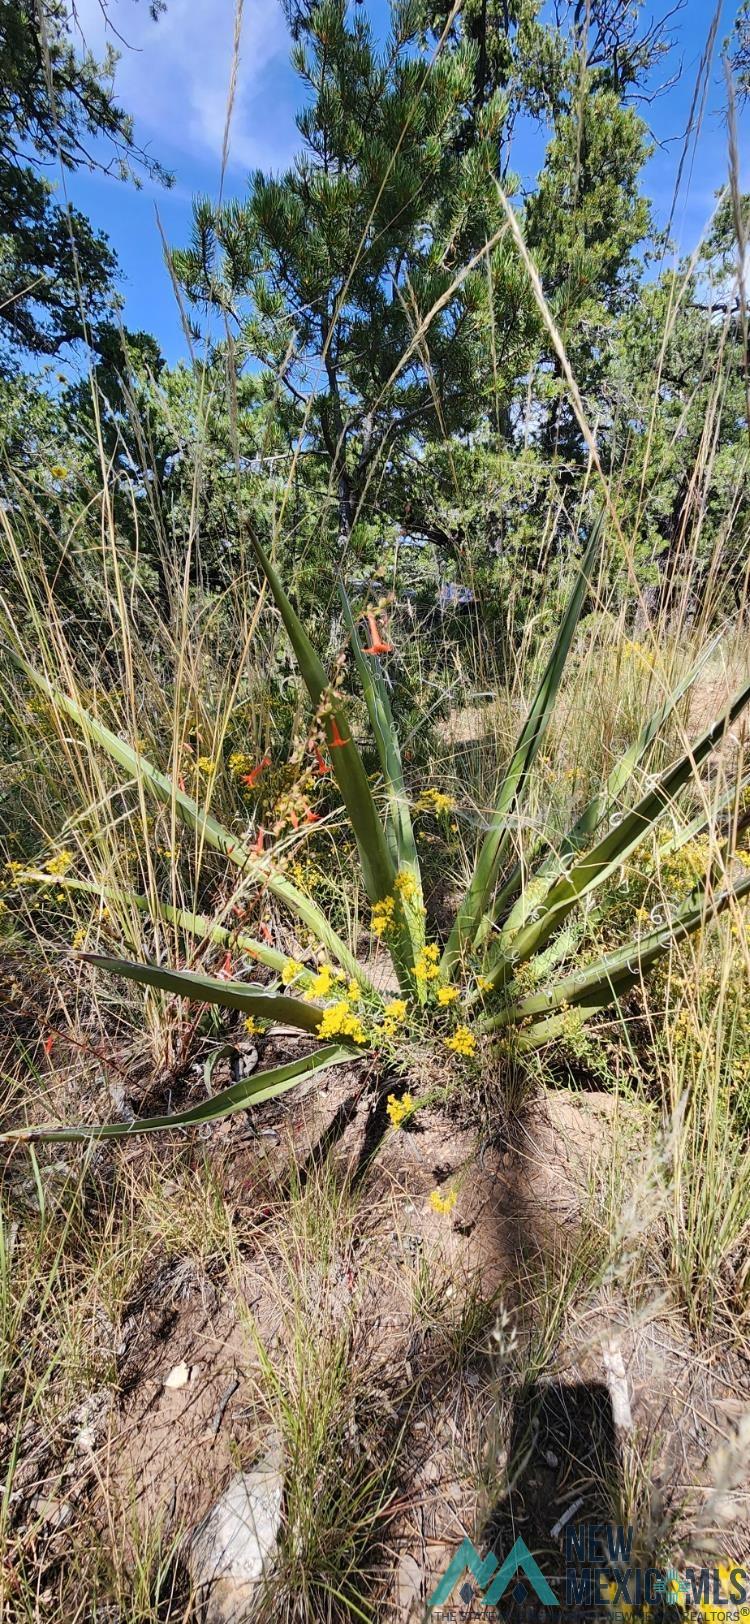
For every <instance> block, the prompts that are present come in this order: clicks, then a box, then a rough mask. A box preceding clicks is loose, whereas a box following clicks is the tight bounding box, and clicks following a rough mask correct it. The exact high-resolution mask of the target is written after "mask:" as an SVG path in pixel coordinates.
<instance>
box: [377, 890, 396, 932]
mask: <svg viewBox="0 0 750 1624" xmlns="http://www.w3.org/2000/svg"><path fill="white" fill-rule="evenodd" d="M395 914H396V898H395V897H381V899H380V901H379V902H376V903H374V904H373V910H372V919H371V925H372V931H373V935H374V936H385V934H386V931H389V930H391V929H392V926H393V921H394V918H395Z"/></svg>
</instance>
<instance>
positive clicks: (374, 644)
mask: <svg viewBox="0 0 750 1624" xmlns="http://www.w3.org/2000/svg"><path fill="white" fill-rule="evenodd" d="M365 620H366V621H367V624H368V626H369V628H370V647H369V648H366V649H365V654H392V653H393V644H392V643H384V641H383V639H382V637H381V635H380V627H379V626H378V623H377V620H376V618H375V616H374V615H365Z"/></svg>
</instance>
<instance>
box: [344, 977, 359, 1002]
mask: <svg viewBox="0 0 750 1624" xmlns="http://www.w3.org/2000/svg"><path fill="white" fill-rule="evenodd" d="M346 996H347V998H348V999H349V1003H350V1004H358V1003H359V1000H360V998H361V997H362V988H361V987H360V985H359V982H358V981H350V982H349V985H348V987H347V989H346Z"/></svg>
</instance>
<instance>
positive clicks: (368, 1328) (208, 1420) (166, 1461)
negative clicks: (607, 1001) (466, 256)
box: [14, 1067, 750, 1624]
mask: <svg viewBox="0 0 750 1624" xmlns="http://www.w3.org/2000/svg"><path fill="white" fill-rule="evenodd" d="M615 1136H617V1138H618V1142H619V1143H620V1145H621V1146H622V1144H625V1145H626V1146H631V1147H632V1155H633V1157H634V1158H635V1160H636V1162H637V1159H638V1156H639V1154H640V1134H639V1121H638V1116H637V1112H636V1110H635V1108H634V1107H632V1106H630V1105H628V1104H627V1103H625V1102H623V1101H622V1100H619V1101H618V1100H615V1099H613V1098H612V1097H611V1096H609V1095H604V1094H596V1093H584V1092H581V1093H574V1092H572V1091H569V1090H566V1089H561V1090H560V1091H559V1092H558V1093H550V1094H547V1095H545V1096H544V1097H540V1098H538V1099H536V1100H533V1101H531V1102H530V1103H529V1104H528V1106H527V1107H526V1108H525V1109H524V1110H523V1111H522V1113H521V1115H520V1117H519V1118H518V1120H517V1121H515V1123H514V1125H513V1129H512V1131H507V1132H506V1134H505V1137H504V1139H501V1140H500V1142H499V1143H494V1144H492V1145H482V1144H481V1143H479V1142H478V1140H477V1138H476V1135H475V1134H474V1133H473V1132H471V1131H469V1130H468V1129H466V1128H462V1127H460V1126H458V1125H457V1124H456V1122H455V1121H451V1120H449V1119H448V1118H447V1117H446V1116H445V1115H444V1114H443V1113H441V1112H439V1111H438V1110H436V1109H427V1110H425V1111H423V1112H420V1113H419V1114H418V1116H417V1117H416V1118H415V1119H414V1120H413V1124H412V1125H411V1126H410V1127H408V1128H407V1129H402V1130H401V1131H399V1132H394V1131H393V1130H391V1129H390V1127H389V1124H388V1119H387V1115H386V1099H385V1094H384V1093H383V1092H382V1091H381V1092H378V1090H377V1087H376V1085H375V1083H374V1081H373V1080H372V1079H371V1078H368V1076H367V1075H366V1073H365V1071H364V1068H362V1067H354V1068H351V1069H350V1070H347V1071H339V1072H332V1073H330V1074H329V1075H328V1078H327V1080H325V1079H324V1081H323V1086H322V1087H321V1086H320V1085H319V1084H317V1085H308V1086H307V1088H306V1091H304V1092H302V1091H301V1092H300V1093H298V1094H296V1095H294V1096H291V1097H289V1098H287V1099H286V1100H285V1101H283V1102H280V1103H274V1104H269V1105H267V1106H265V1107H263V1108H261V1109H260V1110H257V1111H256V1112H255V1113H254V1115H253V1118H252V1120H251V1119H250V1118H249V1116H246V1115H245V1114H244V1113H242V1114H240V1115H237V1116H235V1117H233V1118H231V1119H229V1120H227V1121H225V1122H224V1123H221V1124H218V1125H216V1126H215V1127H213V1128H212V1129H210V1130H209V1131H208V1132H207V1133H206V1134H205V1136H203V1137H202V1138H201V1139H200V1141H197V1140H195V1139H193V1140H192V1141H190V1140H188V1139H187V1138H186V1139H185V1140H183V1141H182V1144H183V1145H184V1155H185V1157H188V1158H190V1157H193V1158H194V1159H196V1165H197V1162H198V1161H199V1160H200V1159H201V1158H202V1159H203V1160H204V1165H205V1166H207V1167H208V1169H209V1171H210V1176H211V1179H212V1181H213V1184H214V1186H215V1189H216V1191H217V1198H218V1199H220V1200H221V1201H222V1202H223V1203H224V1205H225V1207H226V1210H227V1212H228V1214H229V1216H230V1219H231V1222H232V1225H233V1232H234V1233H235V1234H236V1236H237V1245H236V1251H235V1255H234V1257H233V1260H232V1267H231V1269H230V1270H229V1271H227V1269H226V1268H224V1267H221V1268H216V1269H214V1268H210V1267H209V1268H200V1267H198V1266H196V1264H195V1262H194V1261H193V1260H191V1258H190V1257H185V1258H181V1257H180V1256H179V1255H178V1256H172V1257H170V1258H169V1259H168V1260H167V1261H166V1262H165V1261H163V1260H160V1259H159V1258H158V1257H156V1256H155V1257H154V1259H153V1267H151V1266H149V1267H148V1268H147V1269H146V1270H144V1271H143V1274H142V1278H141V1280H140V1281H139V1285H138V1289H137V1291H136V1292H135V1293H134V1294H133V1296H132V1299H131V1301H130V1302H129V1304H128V1309H127V1313H126V1314H125V1316H124V1318H123V1320H122V1323H121V1324H120V1325H119V1326H117V1327H116V1328H115V1330H114V1332H113V1336H114V1342H113V1347H112V1356H113V1361H114V1370H113V1372H112V1376H111V1379H110V1380H109V1381H107V1382H106V1383H103V1384H102V1385H101V1386H100V1387H95V1388H94V1390H93V1391H92V1392H91V1394H90V1397H89V1398H88V1399H87V1401H86V1403H85V1404H84V1405H83V1406H80V1407H79V1408H78V1409H77V1410H76V1412H75V1414H74V1415H72V1416H68V1417H66V1418H65V1419H64V1421H63V1422H62V1423H61V1426H60V1428H59V1430H58V1433H57V1435H56V1436H54V1437H51V1438H50V1437H47V1438H45V1437H40V1436H39V1435H38V1434H35V1433H34V1431H33V1429H29V1428H27V1429H26V1432H25V1434H24V1436H23V1437H22V1439H21V1448H20V1460H19V1464H18V1466H17V1470H16V1475H15V1483H14V1502H15V1515H16V1517H17V1519H18V1520H19V1521H20V1522H23V1520H24V1518H25V1519H27V1520H28V1519H33V1520H34V1527H35V1530H36V1532H35V1540H36V1545H37V1550H38V1557H39V1562H40V1565H41V1567H45V1566H49V1565H50V1564H51V1563H54V1562H55V1561H58V1560H64V1552H65V1547H66V1543H67V1542H68V1541H70V1539H71V1538H72V1537H73V1535H74V1532H75V1528H76V1526H78V1525H79V1524H81V1523H83V1522H87V1523H89V1524H91V1522H92V1521H93V1522H94V1523H95V1524H96V1526H97V1528H98V1529H99V1531H100V1535H101V1539H102V1540H103V1541H104V1542H105V1543H106V1542H107V1541H110V1542H114V1543H115V1544H117V1545H118V1547H120V1548H122V1549H125V1550H127V1546H128V1541H129V1540H130V1539H131V1538H132V1531H133V1528H134V1527H135V1526H136V1525H138V1526H139V1527H141V1528H143V1527H144V1526H149V1527H152V1528H159V1529H160V1530H162V1531H163V1532H170V1531H171V1532H173V1533H174V1532H179V1531H182V1530H188V1529H190V1528H191V1527H193V1526H194V1525H195V1524H196V1523H197V1522H198V1520H199V1519H200V1518H201V1517H202V1516H203V1514H204V1513H205V1512H206V1511H207V1509H208V1508H209V1507H210V1505H211V1504H212V1503H213V1502H214V1500H215V1499H216V1498H217V1496H218V1495H219V1494H220V1493H221V1491H222V1489H223V1487H224V1486H225V1485H226V1483H227V1481H228V1480H229V1478H230V1477H231V1476H232V1475H233V1474H234V1473H235V1472H236V1471H237V1470H238V1468H240V1467H242V1468H249V1467H251V1466H252V1464H253V1462H254V1461H255V1460H256V1459H257V1457H258V1455H259V1454H260V1453H261V1452H262V1450H263V1448H264V1447H265V1444H266V1442H267V1438H268V1432H269V1426H270V1425H271V1421H272V1416H271V1412H270V1410H269V1405H268V1402H267V1399H264V1398H263V1392H264V1372H263V1362H264V1356H266V1357H268V1358H270V1359H271V1360H274V1359H279V1360H281V1361H282V1362H283V1359H284V1358H286V1359H287V1360H288V1359H289V1358H290V1357H291V1355H290V1348H291V1344H292V1343H293V1341H294V1337H295V1336H296V1335H298V1334H299V1321H300V1315H301V1323H302V1327H303V1330H304V1328H305V1326H306V1324H308V1328H309V1331H310V1335H311V1336H312V1335H313V1334H317V1332H318V1330H319V1325H320V1316H321V1314H322V1315H323V1316H324V1317H325V1318H326V1323H327V1324H328V1325H329V1326H331V1327H333V1328H334V1329H335V1327H336V1326H337V1325H338V1326H346V1327H349V1331H350V1338H351V1341H350V1345H351V1357H352V1359H357V1360H358V1361H359V1368H360V1375H359V1377H358V1381H357V1394H358V1397H357V1402H356V1404H355V1406H354V1408H353V1411H352V1416H351V1419H350V1422H349V1423H348V1425H350V1430H351V1433H352V1439H353V1448H355V1450H356V1448H360V1449H363V1448H364V1449H367V1448H371V1447H372V1438H373V1437H374V1436H376V1435H379V1436H380V1437H381V1440H386V1439H388V1438H390V1439H391V1440H392V1442H391V1444H390V1445H388V1444H384V1447H391V1448H392V1449H393V1455H394V1462H395V1466H394V1469H393V1471H392V1473H391V1475H390V1478H389V1491H388V1502H387V1514H386V1515H385V1516H384V1517H383V1519H382V1538H381V1542H380V1548H379V1551H378V1553H377V1560H376V1567H377V1570H378V1573H379V1583H378V1588H379V1592H380V1598H379V1601H378V1604H377V1609H376V1612H375V1614H374V1616H376V1617H378V1618H382V1619H388V1620H393V1621H399V1624H401V1621H403V1624H407V1621H409V1620H412V1619H416V1618H421V1617H422V1616H423V1613H424V1607H425V1603H426V1602H427V1600H428V1598H429V1596H430V1595H431V1593H432V1590H433V1589H434V1585H435V1583H436V1582H437V1579H438V1577H439V1576H440V1574H441V1573H442V1571H443V1570H444V1569H445V1567H446V1566H447V1564H448V1562H449V1560H450V1558H451V1556H452V1555H453V1552H454V1551H455V1549H456V1547H457V1545H458V1544H460V1542H461V1540H462V1539H463V1538H464V1536H465V1535H467V1534H468V1535H469V1537H470V1538H472V1539H473V1540H474V1541H475V1543H477V1545H479V1544H480V1543H481V1542H484V1545H485V1548H486V1546H487V1544H488V1543H489V1544H491V1545H492V1546H493V1548H496V1549H497V1551H498V1553H501V1552H505V1551H507V1549H508V1548H509V1544H511V1543H512V1541H513V1539H514V1538H515V1537H516V1536H517V1535H518V1534H519V1533H522V1534H523V1536H524V1538H525V1540H526V1543H527V1544H528V1545H529V1547H530V1548H531V1549H532V1550H533V1551H534V1552H535V1554H536V1555H537V1556H538V1559H539V1561H540V1564H541V1565H542V1566H543V1568H544V1571H545V1572H548V1573H550V1574H554V1573H556V1572H559V1571H560V1563H561V1548H562V1537H563V1536H562V1535H561V1533H557V1534H555V1533H554V1532H553V1530H554V1529H555V1527H556V1525H557V1524H559V1523H560V1521H561V1519H562V1520H563V1522H564V1520H565V1515H566V1512H567V1513H568V1516H569V1517H570V1516H575V1520H576V1521H584V1520H587V1519H592V1520H597V1521H601V1520H605V1521H609V1520H611V1521H621V1520H625V1521H629V1522H632V1523H633V1524H634V1526H635V1529H636V1545H637V1546H638V1548H639V1549H641V1550H642V1551H643V1553H644V1556H645V1557H649V1556H650V1555H652V1554H653V1553H654V1552H655V1551H656V1550H657V1549H662V1550H663V1549H664V1548H665V1541H666V1545H667V1546H668V1547H669V1550H670V1553H671V1554H673V1555H674V1556H675V1557H678V1556H679V1553H680V1552H683V1553H684V1552H686V1551H693V1550H695V1549H697V1548H700V1549H703V1550H711V1549H713V1550H718V1551H721V1552H722V1553H723V1552H724V1551H726V1550H727V1549H731V1550H732V1551H733V1552H734V1553H735V1554H736V1556H737V1559H738V1560H741V1559H742V1556H743V1547H744V1555H746V1554H747V1551H748V1548H750V1537H749V1536H750V1499H749V1498H748V1482H747V1480H746V1477H745V1476H744V1475H743V1472H738V1469H737V1466H736V1463H733V1460H732V1458H731V1455H732V1436H733V1429H734V1428H735V1427H736V1425H737V1423H738V1422H739V1421H740V1419H741V1417H742V1416H743V1415H744V1414H745V1412H746V1411H747V1410H748V1409H749V1408H750V1375H749V1372H748V1369H747V1366H746V1364H745V1363H744V1361H742V1360H741V1359H740V1358H739V1356H738V1355H737V1354H736V1353H730V1352H728V1351H726V1350H722V1349H721V1348H718V1347H717V1348H716V1349H715V1350H711V1349H709V1350H706V1349H705V1348H704V1349H702V1350H700V1351H698V1350H697V1349H696V1347H695V1345H694V1343H693V1341H692V1339H691V1337H690V1334H689V1332H688V1331H687V1329H686V1327H685V1323H684V1320H683V1319H682V1317H681V1316H680V1314H679V1313H678V1312H677V1309H676V1307H675V1305H674V1303H672V1302H670V1301H669V1300H668V1299H666V1298H665V1297H664V1296H663V1295H661V1294H660V1293H659V1291H658V1290H657V1289H656V1288H655V1289H654V1290H653V1291H652V1290H650V1289H648V1286H647V1284H646V1286H645V1287H644V1289H642V1290H641V1291H640V1293H639V1294H638V1296H637V1298H636V1299H634V1298H633V1295H632V1293H631V1292H629V1291H628V1292H626V1291H625V1289H624V1286H623V1280H622V1275H621V1272H619V1273H618V1269H621V1263H620V1264H619V1265H618V1267H614V1266H612V1267H609V1268H608V1269H607V1268H605V1269H604V1270H602V1269H601V1268H600V1267H596V1268H594V1267H593V1266H592V1264H591V1258H592V1257H593V1255H594V1252H595V1249H596V1223H595V1222H594V1223H593V1224H592V1222H591V1217H590V1213H591V1192H592V1189H594V1188H595V1186H596V1184H597V1180H598V1181H599V1183H600V1185H601V1183H602V1180H604V1182H606V1169H607V1167H608V1165H609V1162H610V1159H611V1152H612V1147H613V1141H614V1138H615ZM108 1154H109V1152H106V1151H104V1150H100V1151H98V1152H97V1155H98V1156H100V1157H106V1156H107V1155H108ZM121 1154H123V1155H125V1156H127V1157H129V1158H132V1159H133V1161H134V1165H137V1163H138V1160H139V1159H140V1158H144V1157H148V1156H151V1155H153V1154H154V1152H153V1150H152V1148H151V1147H150V1146H147V1145H144V1143H143V1142H141V1141H137V1140H134V1141H133V1142H132V1143H131V1144H128V1145H127V1146H126V1147H124V1149H123V1151H122V1152H121ZM323 1175H325V1179H326V1180H327V1181H328V1190H329V1194H328V1199H329V1200H330V1199H331V1196H330V1191H331V1190H336V1189H340V1190H344V1189H345V1190H346V1192H347V1200H348V1202H349V1205H350V1211H353V1217H352V1219H351V1221H350V1222H349V1225H348V1228H347V1229H346V1234H345V1236H344V1238H343V1239H341V1241H340V1242H339V1241H335V1242H332V1243H331V1246H330V1248H328V1249H326V1245H322V1249H321V1255H320V1263H319V1267H317V1266H316V1264H315V1258H316V1255H317V1254H316V1251H315V1248H316V1245H317V1244H318V1243H317V1242H316V1240H315V1235H312V1245H311V1244H310V1241H311V1236H310V1235H309V1234H308V1235H307V1238H306V1239H305V1238H304V1237H303V1240H302V1241H301V1240H300V1237H299V1234H297V1235H296V1238H295V1236H294V1235H292V1239H291V1240H290V1239H289V1235H288V1233H287V1232H286V1231H285V1230H284V1228H283V1225H284V1222H285V1220H284V1218H283V1211H284V1201H285V1199H287V1198H290V1197H292V1198H293V1199H294V1200H295V1201H296V1202H297V1203H298V1204H299V1202H300V1199H301V1198H302V1196H303V1195H304V1192H305V1190H306V1189H309V1188H310V1187H311V1185H312V1183H313V1182H314V1181H315V1180H320V1179H321V1177H322V1176H323ZM454 1187H455V1188H456V1190H457V1192H458V1199H457V1202H456V1205H455V1207H454V1208H453V1210H452V1211H451V1212H449V1213H440V1212H438V1211H435V1210H434V1209H433V1206H432V1205H431V1201H430V1197H431V1194H432V1192H434V1191H436V1190H437V1191H438V1192H440V1191H443V1192H445V1191H447V1190H449V1189H452V1188H454ZM587 1213H588V1214H589V1216H588V1218H586V1216H585V1215H586V1214H587ZM586 1224H588V1226H589V1228H590V1231H591V1233H590V1235H588V1231H586V1232H584V1229H585V1225H586ZM627 1244H632V1245H634V1246H636V1247H638V1245H639V1244H640V1242H639V1240H638V1238H637V1237H636V1239H635V1240H634V1241H632V1242H628V1243H627ZM627 1244H626V1247H625V1250H626V1251H627ZM324 1254H325V1255H324ZM295 1278H296V1279H297V1281H298V1284H299V1288H300V1289H299V1298H298V1302H297V1318H296V1320H295V1317H294V1315H293V1314H292V1313H291V1312H290V1301H289V1296H290V1289H291V1288H290V1282H292V1283H293V1281H294V1279H295ZM543 1287H545V1288H546V1295H547V1298H548V1299H550V1287H553V1289H552V1292H551V1301H550V1300H548V1302H547V1306H546V1308H545V1311H544V1322H543V1324H542V1325H541V1327H540V1326H539V1325H538V1324H537V1323H536V1320H535V1315H536V1309H537V1307H538V1304H539V1302H540V1301H541V1295H542V1288H543ZM558 1304H559V1308H560V1312H559V1315H557V1313H556V1309H557V1305H558ZM308 1322H309V1323H308ZM292 1351H293V1350H292ZM358 1433H359V1437H360V1441H359V1443H357V1434H358ZM571 1507H572V1508H573V1510H572V1512H571ZM454 1605H455V1606H456V1607H457V1608H458V1611H457V1613H456V1617H457V1618H459V1617H460V1618H461V1619H466V1620H469V1619H473V1618H479V1617H481V1616H483V1613H482V1607H481V1604H480V1602H479V1600H478V1598H477V1597H474V1598H472V1595H471V1590H470V1589H469V1591H463V1592H462V1597H458V1596H457V1597H456V1598H454ZM180 1616H183V1615H182V1614H180Z"/></svg>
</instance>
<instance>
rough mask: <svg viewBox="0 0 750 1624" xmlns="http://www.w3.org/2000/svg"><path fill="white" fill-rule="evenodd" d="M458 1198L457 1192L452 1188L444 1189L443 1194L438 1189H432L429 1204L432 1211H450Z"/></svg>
mask: <svg viewBox="0 0 750 1624" xmlns="http://www.w3.org/2000/svg"><path fill="white" fill-rule="evenodd" d="M457 1200H458V1192H457V1191H456V1190H454V1189H450V1190H446V1192H445V1195H443V1194H442V1192H441V1191H440V1190H433V1192H432V1195H431V1196H430V1206H431V1207H432V1210H433V1212H441V1213H448V1212H452V1211H453V1208H454V1207H455V1205H456V1202H457Z"/></svg>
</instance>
